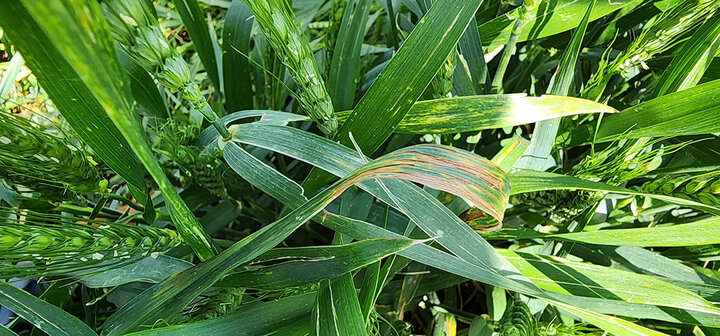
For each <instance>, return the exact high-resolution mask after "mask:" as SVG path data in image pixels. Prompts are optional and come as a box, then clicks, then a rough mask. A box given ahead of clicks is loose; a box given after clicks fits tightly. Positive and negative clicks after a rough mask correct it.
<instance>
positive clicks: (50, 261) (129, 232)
mask: <svg viewBox="0 0 720 336" xmlns="http://www.w3.org/2000/svg"><path fill="white" fill-rule="evenodd" d="M180 243H181V240H180V238H179V236H178V235H177V234H176V233H175V231H172V230H168V229H161V228H155V227H149V226H130V225H123V224H115V223H108V222H101V221H95V220H90V219H87V218H79V217H69V216H62V215H57V214H47V213H37V212H33V211H29V210H18V209H10V208H5V207H0V265H2V266H1V267H0V278H9V277H25V276H40V275H49V274H61V273H68V272H78V271H82V272H83V273H91V271H92V267H93V265H95V264H98V263H100V262H108V261H109V262H110V263H111V264H112V263H127V262H133V261H136V260H138V258H137V257H142V256H155V255H157V254H158V253H162V252H165V251H167V250H169V249H171V248H173V247H176V246H178V245H179V244H180ZM103 265H106V264H103Z"/></svg>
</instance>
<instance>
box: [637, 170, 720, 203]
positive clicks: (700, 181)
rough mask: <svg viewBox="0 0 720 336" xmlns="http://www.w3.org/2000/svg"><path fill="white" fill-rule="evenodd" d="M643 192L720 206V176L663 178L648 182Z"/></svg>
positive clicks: (713, 174)
mask: <svg viewBox="0 0 720 336" xmlns="http://www.w3.org/2000/svg"><path fill="white" fill-rule="evenodd" d="M642 189H643V191H645V192H648V193H653V194H663V195H670V196H676V197H680V198H686V199H691V200H694V201H698V202H700V203H704V204H709V205H717V204H720V174H719V173H717V172H712V173H709V174H702V175H681V176H674V177H671V176H663V177H660V178H658V179H656V180H654V181H650V182H646V183H645V184H643V186H642Z"/></svg>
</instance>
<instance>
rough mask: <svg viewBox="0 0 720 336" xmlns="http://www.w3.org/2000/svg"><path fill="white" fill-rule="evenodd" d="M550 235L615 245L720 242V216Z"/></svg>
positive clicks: (691, 244)
mask: <svg viewBox="0 0 720 336" xmlns="http://www.w3.org/2000/svg"><path fill="white" fill-rule="evenodd" d="M551 238H556V239H563V240H571V241H577V242H584V243H590V244H598V245H616V246H658V247H660V246H693V245H709V244H720V218H710V219H705V220H700V221H696V222H692V223H688V224H678V225H670V226H661V227H651V228H637V229H617V230H600V231H594V232H575V233H566V234H559V235H553V236H551Z"/></svg>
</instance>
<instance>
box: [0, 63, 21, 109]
mask: <svg viewBox="0 0 720 336" xmlns="http://www.w3.org/2000/svg"><path fill="white" fill-rule="evenodd" d="M24 61H25V60H23V58H22V56H21V55H20V53H19V52H16V53H15V54H14V55H13V57H12V58H11V59H10V64H8V66H7V68H5V70H4V71H3V72H2V76H0V102H4V101H5V99H6V96H7V95H8V93H10V90H12V88H13V85H15V79H16V78H17V75H18V74H19V73H20V70H22V66H23V64H24Z"/></svg>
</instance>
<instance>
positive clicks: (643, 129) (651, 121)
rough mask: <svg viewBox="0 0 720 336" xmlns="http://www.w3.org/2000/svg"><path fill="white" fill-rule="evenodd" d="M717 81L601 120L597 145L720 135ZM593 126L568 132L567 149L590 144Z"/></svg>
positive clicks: (593, 132)
mask: <svg viewBox="0 0 720 336" xmlns="http://www.w3.org/2000/svg"><path fill="white" fill-rule="evenodd" d="M718 90H720V80H714V81H712V82H708V83H705V84H701V85H698V86H695V87H693V88H690V89H687V90H684V91H680V92H675V93H671V94H667V95H664V96H662V97H658V98H655V99H652V100H649V101H646V102H644V103H641V104H638V105H635V106H633V107H630V108H627V109H625V110H623V111H622V112H620V113H618V114H615V115H611V116H607V117H605V118H603V120H602V124H601V125H600V128H599V129H598V130H597V137H596V138H595V140H596V142H604V141H612V140H613V139H618V138H630V139H633V138H641V137H667V136H678V135H694V134H708V133H717V132H720V103H719V102H718V101H717V99H715V97H716V95H717V92H718ZM593 134H595V129H594V125H592V126H590V125H588V126H585V127H580V128H578V129H576V130H575V131H573V132H572V133H571V140H570V141H569V143H568V145H569V146H575V145H580V144H585V143H589V142H591V141H592V140H593Z"/></svg>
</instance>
